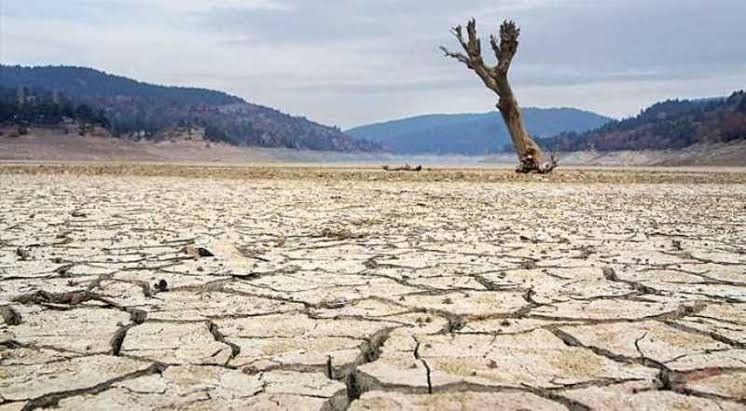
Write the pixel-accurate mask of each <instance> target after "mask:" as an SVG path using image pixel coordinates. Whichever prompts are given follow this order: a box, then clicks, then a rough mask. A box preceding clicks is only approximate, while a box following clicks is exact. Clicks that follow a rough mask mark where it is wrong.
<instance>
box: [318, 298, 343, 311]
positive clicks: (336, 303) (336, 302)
mask: <svg viewBox="0 0 746 411" xmlns="http://www.w3.org/2000/svg"><path fill="white" fill-rule="evenodd" d="M349 303H350V302H349V300H347V298H345V297H337V298H335V299H333V300H331V301H328V302H325V303H324V304H323V305H324V307H326V308H332V309H337V308H342V307H344V306H346V305H347V304H349Z"/></svg>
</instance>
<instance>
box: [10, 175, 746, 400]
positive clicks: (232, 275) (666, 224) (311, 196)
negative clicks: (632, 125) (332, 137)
mask: <svg viewBox="0 0 746 411" xmlns="http://www.w3.org/2000/svg"><path fill="white" fill-rule="evenodd" d="M57 171H59V169H58V170H57ZM307 172H309V173H311V172H310V171H307ZM333 174H334V173H333V172H330V173H328V175H327V177H326V178H314V179H310V180H309V179H303V178H290V177H287V178H286V177H282V178H266V176H264V177H262V178H234V179H214V180H210V179H199V178H191V177H189V178H187V177H169V176H158V177H145V176H132V175H129V176H128V175H121V176H108V175H79V174H75V173H73V174H69V175H60V174H47V173H41V174H38V173H25V174H17V173H10V174H0V307H1V308H0V314H2V319H1V322H0V410H3V411H4V410H33V409H46V408H60V409H71V410H78V409H107V410H116V409H123V410H125V409H126V410H128V411H129V410H139V409H156V408H181V409H293V410H305V409H309V410H315V409H324V410H341V409H346V408H349V409H353V410H365V409H537V410H545V409H546V410H554V409H573V410H585V409H720V410H743V409H746V185H744V181H743V180H744V179H743V178H742V176H741V177H738V178H735V179H736V180H739V181H737V182H735V183H733V182H731V181H729V182H728V183H727V184H725V183H721V182H719V181H717V178H712V179H711V180H712V181H707V178H702V177H701V176H700V177H699V178H700V180H701V181H698V183H703V184H687V183H685V182H682V181H677V182H673V183H670V182H669V183H661V184H655V183H654V182H653V183H650V181H648V180H654V178H652V177H646V179H648V180H646V182H647V183H646V184H629V183H614V182H611V183H603V182H598V181H593V182H589V183H587V184H582V181H581V184H578V183H577V182H576V183H563V182H561V181H553V182H551V183H540V182H539V183H536V182H531V181H532V180H530V179H526V180H525V181H523V182H520V181H518V182H516V181H514V182H503V183H494V182H489V181H466V182H459V181H451V182H433V181H422V180H426V178H424V177H422V176H418V177H417V179H418V181H389V182H386V181H369V179H367V178H365V175H364V173H363V174H361V175H362V176H363V177H361V178H354V179H349V178H343V179H334V178H329V177H328V176H329V175H333ZM569 174H572V173H569ZM376 175H377V176H378V177H376V179H379V180H380V178H379V177H380V174H376ZM317 177H318V175H317ZM407 178H408V177H403V178H402V180H407ZM728 178H729V179H731V180H733V179H734V177H733V176H729V177H728ZM682 179H683V180H685V178H682ZM571 180H572V179H571ZM581 180H582V178H581ZM572 181H576V180H572Z"/></svg>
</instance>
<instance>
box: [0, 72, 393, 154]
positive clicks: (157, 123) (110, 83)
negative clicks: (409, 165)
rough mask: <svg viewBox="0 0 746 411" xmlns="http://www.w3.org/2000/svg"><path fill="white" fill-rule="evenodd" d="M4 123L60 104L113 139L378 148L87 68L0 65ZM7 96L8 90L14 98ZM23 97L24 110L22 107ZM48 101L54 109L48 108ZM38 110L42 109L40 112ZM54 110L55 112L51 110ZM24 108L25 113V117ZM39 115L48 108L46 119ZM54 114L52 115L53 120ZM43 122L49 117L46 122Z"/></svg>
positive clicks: (258, 109)
mask: <svg viewBox="0 0 746 411" xmlns="http://www.w3.org/2000/svg"><path fill="white" fill-rule="evenodd" d="M0 88H3V89H5V90H4V91H3V92H2V93H0V95H1V96H2V101H0V104H2V105H3V106H2V108H1V109H2V112H3V113H5V114H4V115H5V117H6V118H5V119H0V121H3V120H5V121H10V120H12V119H13V118H16V119H17V118H19V113H21V114H22V115H21V117H22V118H26V119H29V118H30V119H37V118H46V119H47V120H49V119H52V118H56V116H59V115H61V114H62V113H61V111H62V110H63V109H64V108H63V107H61V106H60V105H59V102H60V101H65V102H68V103H69V104H70V105H71V106H72V107H79V106H83V107H89V108H90V109H91V111H92V112H93V113H97V114H98V113H100V114H101V115H102V116H103V117H104V119H100V120H101V121H100V123H101V124H105V125H106V126H107V127H108V128H109V129H110V131H111V133H112V134H113V135H114V136H118V137H129V136H143V137H145V138H153V139H157V138H158V136H159V135H161V134H162V133H164V132H166V131H168V130H169V129H172V128H174V127H184V126H190V127H191V126H194V127H202V128H204V129H205V130H206V132H207V133H206V134H207V137H208V138H209V139H211V140H216V141H225V142H229V143H232V144H237V145H253V146H266V147H289V148H298V149H311V150H338V151H357V150H360V151H373V150H378V149H380V147H379V145H377V144H374V143H370V142H368V141H361V140H359V139H353V138H351V137H349V136H347V135H345V134H344V133H342V132H341V130H340V129H339V128H336V127H328V126H324V125H321V124H318V123H315V122H313V121H310V120H308V119H306V118H305V117H295V116H291V115H288V114H285V113H282V112H280V111H278V110H275V109H272V108H269V107H264V106H260V105H256V104H251V103H248V102H246V101H244V100H242V99H241V98H238V97H235V96H231V95H229V94H226V93H223V92H219V91H213V90H206V89H199V88H189V87H170V86H160V85H154V84H148V83H143V82H139V81H136V80H132V79H129V78H126V77H121V76H115V75H111V74H107V73H104V72H102V71H98V70H94V69H91V68H84V67H69V66H45V67H21V66H7V65H0ZM8 90H10V91H11V92H9V91H8ZM19 98H20V99H22V100H23V104H21V105H22V106H23V107H21V105H19ZM50 101H52V103H51V109H50V108H49V107H47V106H49V104H50ZM40 106H42V107H41V108H40ZM54 109H56V110H57V111H54ZM24 110H25V111H24ZM39 110H45V111H43V113H42V114H40V113H38V111H39ZM48 110H53V114H54V115H51V116H50V115H48ZM45 116H46V117H45Z"/></svg>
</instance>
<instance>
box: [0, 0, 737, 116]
mask: <svg viewBox="0 0 746 411" xmlns="http://www.w3.org/2000/svg"><path fill="white" fill-rule="evenodd" d="M0 8H1V11H2V21H1V22H0V36H1V37H0V60H1V61H2V62H3V63H5V64H23V65H47V64H55V65H56V64H65V65H80V66H90V67H94V68H98V69H102V70H105V71H107V72H110V73H114V74H121V75H125V76H128V77H132V78H135V79H138V80H142V81H148V82H155V83H161V84H170V85H183V86H199V87H208V88H214V89H219V90H223V91H226V92H229V93H231V94H235V95H238V96H240V97H243V98H245V99H246V100H248V101H251V102H255V103H259V104H264V105H269V106H272V107H276V108H279V109H281V110H283V111H285V112H290V113H292V114H297V115H305V116H307V117H309V118H311V119H314V120H317V121H320V122H323V123H326V124H332V125H340V126H342V127H343V128H346V127H350V126H355V125H359V124H363V123H367V122H373V121H381V120H388V119H393V118H399V117H405V116H409V115H414V114H423V113H434V112H450V113H455V112H467V111H487V110H490V109H493V108H494V103H495V97H494V96H493V95H491V94H490V93H489V92H488V91H487V90H486V89H485V88H484V87H483V86H482V85H481V83H480V81H479V80H478V79H477V78H476V77H475V76H474V75H473V73H471V72H468V71H467V70H466V68H465V67H463V66H461V65H459V64H458V63H457V62H455V61H452V60H447V59H445V58H444V57H442V55H441V54H440V52H439V51H438V46H439V45H441V44H444V45H447V46H449V47H451V48H454V49H455V48H456V44H454V42H455V40H454V39H453V38H452V37H451V36H450V34H449V32H448V30H449V28H450V27H451V26H453V25H455V24H459V23H464V22H465V21H466V20H467V19H468V18H469V17H472V16H473V17H476V18H477V21H478V23H479V29H480V34H481V35H482V36H483V37H484V38H485V39H486V38H487V35H488V34H489V32H496V31H497V27H498V25H499V23H500V21H501V20H503V19H506V18H509V19H514V20H516V21H517V22H518V24H519V25H520V26H521V28H522V34H521V44H520V47H519V51H518V56H517V58H516V61H515V63H514V65H513V67H512V69H511V78H512V81H513V86H514V89H515V91H516V93H517V95H518V98H519V102H520V103H521V105H523V106H540V107H556V106H569V107H579V108H584V109H589V110H593V111H596V112H599V113H602V114H606V115H610V116H614V117H623V116H629V115H633V114H636V113H637V112H638V111H639V110H640V109H641V108H643V107H644V106H646V105H649V104H650V103H653V102H655V101H657V100H661V99H665V98H672V97H706V96H716V95H725V94H728V93H729V92H731V91H733V90H735V89H740V88H746V41H745V40H744V39H746V23H744V17H745V16H746V1H744V0H709V1H703V0H555V1H552V0H210V1H208V0H0ZM485 45H486V43H485ZM485 48H486V49H488V50H489V48H488V47H485Z"/></svg>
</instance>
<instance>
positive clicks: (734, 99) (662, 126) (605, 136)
mask: <svg viewBox="0 0 746 411" xmlns="http://www.w3.org/2000/svg"><path fill="white" fill-rule="evenodd" d="M738 139H746V93H745V92H744V91H736V92H734V93H733V94H731V95H730V96H729V97H727V98H715V99H704V100H667V101H664V102H661V103H656V104H654V105H652V106H650V107H649V108H647V109H645V110H643V111H642V112H640V114H639V115H637V116H635V117H632V118H628V119H624V120H619V121H612V122H609V123H607V124H606V125H604V126H601V127H599V128H597V129H595V130H591V131H587V132H584V133H562V134H560V135H558V136H556V137H550V138H539V139H537V142H538V143H539V145H540V146H542V147H543V148H545V149H548V150H554V151H581V150H598V151H613V150H645V149H649V150H660V149H677V148H683V147H687V146H690V145H692V144H707V143H723V142H728V141H733V140H738Z"/></svg>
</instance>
